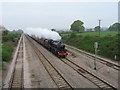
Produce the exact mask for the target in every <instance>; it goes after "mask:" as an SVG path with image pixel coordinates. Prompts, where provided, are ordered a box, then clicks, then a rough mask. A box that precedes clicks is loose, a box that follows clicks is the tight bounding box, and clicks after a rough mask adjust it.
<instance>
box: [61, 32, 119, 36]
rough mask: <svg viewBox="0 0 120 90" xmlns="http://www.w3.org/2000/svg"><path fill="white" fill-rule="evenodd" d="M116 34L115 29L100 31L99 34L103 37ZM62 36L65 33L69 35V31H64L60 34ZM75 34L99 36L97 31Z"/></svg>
mask: <svg viewBox="0 0 120 90" xmlns="http://www.w3.org/2000/svg"><path fill="white" fill-rule="evenodd" d="M116 34H118V32H116V31H111V32H110V31H108V32H100V36H101V37H103V36H107V35H110V36H114V35H116ZM61 35H62V36H66V35H70V33H65V34H61ZM77 35H82V36H86V35H89V36H99V32H84V33H77Z"/></svg>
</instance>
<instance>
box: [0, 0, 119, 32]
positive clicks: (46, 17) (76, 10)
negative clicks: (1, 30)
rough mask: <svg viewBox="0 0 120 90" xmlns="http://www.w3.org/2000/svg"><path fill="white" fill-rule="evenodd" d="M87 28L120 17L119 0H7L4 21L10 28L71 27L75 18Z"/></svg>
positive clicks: (113, 21)
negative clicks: (70, 0) (88, 0)
mask: <svg viewBox="0 0 120 90" xmlns="http://www.w3.org/2000/svg"><path fill="white" fill-rule="evenodd" d="M77 19H79V20H82V21H83V22H84V26H85V27H87V28H94V27H95V26H97V25H98V20H99V19H101V20H102V22H101V26H102V27H108V26H110V25H111V24H113V23H115V22H117V21H118V3H117V2H74V3H73V2H56V3H55V2H16V3H15V2H10V3H9V2H4V3H2V21H3V22H2V24H3V25H4V26H5V27H6V28H8V29H11V30H13V29H19V28H21V29H25V28H28V27H33V28H36V27H42V28H70V25H71V23H72V22H73V21H74V20H77Z"/></svg>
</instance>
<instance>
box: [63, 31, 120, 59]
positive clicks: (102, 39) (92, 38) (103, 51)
mask: <svg viewBox="0 0 120 90" xmlns="http://www.w3.org/2000/svg"><path fill="white" fill-rule="evenodd" d="M61 36H62V42H64V43H66V44H68V45H72V46H74V47H77V48H79V49H81V50H84V51H87V52H90V53H93V54H94V53H95V51H94V50H95V48H94V43H95V42H98V44H99V47H98V50H99V51H98V55H100V56H102V57H105V58H109V59H112V60H117V59H115V56H116V55H118V43H117V42H118V41H117V40H118V36H117V32H101V34H100V36H99V33H98V32H85V33H77V34H74V33H71V34H62V35H61Z"/></svg>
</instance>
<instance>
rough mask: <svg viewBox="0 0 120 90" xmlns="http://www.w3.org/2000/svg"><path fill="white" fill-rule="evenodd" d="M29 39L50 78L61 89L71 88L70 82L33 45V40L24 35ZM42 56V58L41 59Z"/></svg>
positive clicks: (70, 89)
mask: <svg viewBox="0 0 120 90" xmlns="http://www.w3.org/2000/svg"><path fill="white" fill-rule="evenodd" d="M26 37H27V39H28V40H29V42H30V44H31V46H32V47H33V48H34V51H35V53H36V55H37V56H38V57H39V60H40V61H41V62H42V64H43V66H44V67H45V69H46V71H47V72H48V74H49V75H50V77H51V78H52V80H53V81H54V82H55V84H56V85H57V87H58V88H59V89H62V90H66V89H69V90H72V87H71V86H70V84H69V83H68V82H67V81H66V80H65V79H64V77H62V75H61V74H60V73H59V72H58V71H57V70H56V69H55V68H54V66H53V65H52V64H51V63H50V62H49V60H47V58H46V57H45V56H44V55H43V54H42V53H41V51H40V50H39V49H38V48H37V46H35V43H34V42H35V41H32V39H31V38H30V37H28V36H26ZM43 58H44V59H43Z"/></svg>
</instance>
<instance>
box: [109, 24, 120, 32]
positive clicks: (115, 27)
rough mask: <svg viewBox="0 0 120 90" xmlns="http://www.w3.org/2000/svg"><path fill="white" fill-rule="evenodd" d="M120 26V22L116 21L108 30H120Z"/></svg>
mask: <svg viewBox="0 0 120 90" xmlns="http://www.w3.org/2000/svg"><path fill="white" fill-rule="evenodd" d="M118 27H120V23H114V24H113V25H111V26H110V27H109V28H108V31H118Z"/></svg>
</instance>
